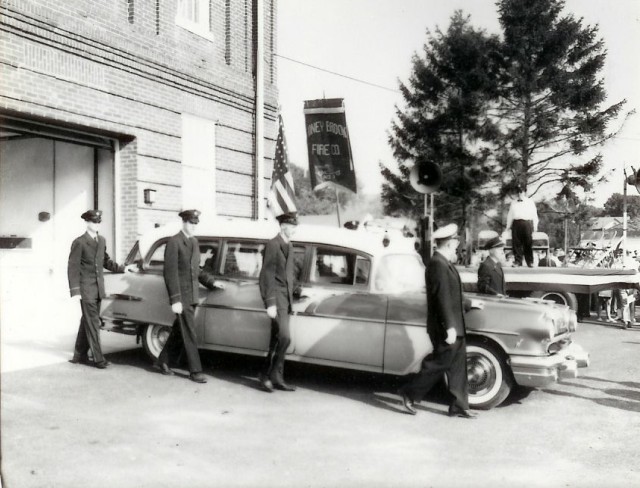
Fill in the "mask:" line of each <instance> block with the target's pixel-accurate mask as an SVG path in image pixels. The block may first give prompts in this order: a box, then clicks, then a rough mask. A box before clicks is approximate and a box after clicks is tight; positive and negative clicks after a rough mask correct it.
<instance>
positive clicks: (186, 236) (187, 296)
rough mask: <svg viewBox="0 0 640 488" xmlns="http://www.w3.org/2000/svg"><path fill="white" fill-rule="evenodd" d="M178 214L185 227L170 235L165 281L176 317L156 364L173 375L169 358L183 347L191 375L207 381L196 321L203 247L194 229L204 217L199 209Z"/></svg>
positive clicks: (165, 264)
mask: <svg viewBox="0 0 640 488" xmlns="http://www.w3.org/2000/svg"><path fill="white" fill-rule="evenodd" d="M178 215H179V216H180V217H181V218H182V230H181V231H180V232H178V233H177V234H176V235H175V236H173V237H171V239H169V241H168V242H167V247H166V248H165V251H164V283H165V285H166V286H167V291H168V293H169V302H170V303H171V310H172V311H173V313H175V314H176V321H175V322H174V323H173V328H172V329H171V334H170V335H169V338H168V339H167V343H166V344H165V345H164V348H163V349H162V352H161V353H160V356H159V357H158V361H157V363H156V368H158V369H159V370H160V372H161V373H162V374H164V375H172V374H173V371H172V370H171V369H170V368H169V361H170V360H171V359H173V358H174V357H175V355H177V354H178V353H179V352H180V351H182V350H183V351H184V352H185V353H186V356H187V363H188V365H189V372H190V375H189V378H190V379H191V380H192V381H195V382H196V383H206V382H207V379H206V378H205V377H204V375H203V374H202V365H201V363H200V353H199V352H198V344H197V336H196V325H195V305H196V304H197V303H198V297H199V294H200V293H199V290H198V278H199V275H200V248H199V246H198V240H197V239H196V238H195V237H194V236H193V233H194V231H195V228H196V225H197V224H198V222H199V221H200V219H199V216H200V212H199V211H198V210H195V209H194V210H183V211H182V212H180V213H179V214H178Z"/></svg>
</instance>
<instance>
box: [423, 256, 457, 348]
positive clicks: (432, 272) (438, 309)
mask: <svg viewBox="0 0 640 488" xmlns="http://www.w3.org/2000/svg"><path fill="white" fill-rule="evenodd" d="M426 282H427V332H428V333H429V337H430V338H431V342H432V344H433V346H434V347H437V345H438V344H440V343H442V342H443V341H444V340H445V339H446V337H447V329H449V328H451V327H453V328H454V329H455V331H456V336H458V337H464V335H465V333H466V328H465V323H464V309H463V307H464V305H463V296H462V284H461V282H460V275H458V272H457V271H456V269H455V268H454V266H453V264H451V263H449V261H447V259H446V258H445V257H444V256H443V255H442V254H440V253H439V252H437V251H436V252H434V253H433V257H432V258H431V259H430V260H429V262H428V263H427V270H426Z"/></svg>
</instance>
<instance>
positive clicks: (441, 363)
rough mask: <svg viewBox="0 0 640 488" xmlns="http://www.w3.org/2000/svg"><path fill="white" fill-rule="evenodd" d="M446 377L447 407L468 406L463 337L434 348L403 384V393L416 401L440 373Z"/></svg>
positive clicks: (436, 380) (424, 393) (464, 342)
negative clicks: (449, 398)
mask: <svg viewBox="0 0 640 488" xmlns="http://www.w3.org/2000/svg"><path fill="white" fill-rule="evenodd" d="M443 373H445V374H446V375H447V379H448V380H449V385H448V387H449V393H450V394H451V395H452V399H451V403H450V404H449V406H450V407H452V408H454V407H457V408H462V409H463V410H467V409H468V408H469V394H468V384H467V344H466V341H465V339H464V337H458V338H457V339H456V342H454V343H453V344H451V345H449V344H445V343H443V344H440V345H438V347H437V349H436V350H435V351H434V352H433V353H432V354H429V355H428V356H427V357H426V358H424V360H423V361H422V368H421V369H420V372H419V373H416V374H415V375H414V376H413V377H412V378H411V379H410V380H409V381H408V382H407V383H406V384H405V385H404V386H403V387H401V388H400V392H401V393H405V394H406V395H407V396H408V397H409V398H410V399H411V400H413V401H414V402H419V401H420V400H422V399H423V398H424V396H425V395H426V394H427V393H428V392H429V390H431V388H433V385H435V384H436V383H437V382H438V380H439V379H440V378H441V377H442V374H443Z"/></svg>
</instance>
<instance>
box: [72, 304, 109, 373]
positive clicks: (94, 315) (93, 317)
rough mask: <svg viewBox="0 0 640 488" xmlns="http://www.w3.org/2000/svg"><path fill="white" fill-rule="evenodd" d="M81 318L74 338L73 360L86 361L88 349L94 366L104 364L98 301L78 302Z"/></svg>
mask: <svg viewBox="0 0 640 488" xmlns="http://www.w3.org/2000/svg"><path fill="white" fill-rule="evenodd" d="M80 307H81V308H82V318H81V319H80V327H79V328H78V335H77V336H76V345H75V348H74V351H73V357H74V358H75V359H82V360H86V359H87V357H88V354H89V349H91V352H92V354H93V360H94V361H95V363H96V364H98V363H103V362H104V356H103V355H102V347H100V326H101V325H102V324H101V322H100V300H80Z"/></svg>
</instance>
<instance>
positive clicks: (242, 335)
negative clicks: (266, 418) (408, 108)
mask: <svg viewBox="0 0 640 488" xmlns="http://www.w3.org/2000/svg"><path fill="white" fill-rule="evenodd" d="M178 230H179V223H176V225H168V226H165V227H162V228H159V229H155V230H154V231H152V232H151V233H149V234H148V235H145V236H143V238H141V239H140V240H139V241H138V243H136V245H135V246H134V248H133V249H132V252H131V253H130V255H129V258H128V259H127V263H128V264H129V266H128V272H126V273H124V274H111V275H108V276H106V277H105V281H106V289H107V292H108V293H109V294H110V295H109V297H108V298H107V299H105V300H103V308H102V318H103V319H104V320H105V322H106V326H107V327H108V328H111V329H112V330H114V331H118V332H122V333H130V334H137V335H138V336H139V337H141V338H142V343H143V346H144V348H145V350H146V351H147V353H148V354H149V355H150V356H151V357H152V358H156V357H157V356H158V355H159V353H160V351H161V349H162V346H163V344H164V343H165V341H166V339H167V336H168V335H169V333H170V330H171V329H170V328H171V327H172V324H173V322H174V319H175V316H174V315H173V314H172V312H171V308H170V306H169V299H168V296H167V291H166V288H165V284H164V281H163V276H162V270H163V259H164V249H165V246H166V242H167V240H168V238H169V237H170V236H172V235H174V234H175V233H176V232H178ZM277 232H278V228H277V224H275V223H274V222H268V221H263V222H256V221H238V220H217V221H215V222H210V223H208V224H207V223H206V222H203V223H201V224H200V225H199V226H198V227H197V238H198V241H199V245H200V252H201V267H202V268H203V269H206V270H207V272H208V273H209V274H213V275H214V276H215V279H216V280H219V281H221V282H223V283H224V285H225V286H224V288H223V289H220V288H214V289H209V288H206V287H204V286H202V287H201V289H200V300H199V303H198V306H197V308H196V323H197V326H198V342H199V347H200V348H202V349H209V350H215V351H228V352H235V353H242V354H251V355H257V356H259V355H264V354H265V352H266V350H267V348H268V343H269V333H270V326H269V319H268V317H267V314H266V311H265V308H264V304H263V302H262V300H261V298H260V292H259V289H258V275H259V273H260V269H261V265H262V257H263V251H264V248H265V243H266V242H267V241H268V240H269V239H271V238H272V237H274V236H275V235H276V234H277ZM400 240H401V241H403V242H391V244H388V245H387V246H384V245H383V244H382V239H381V238H380V236H377V235H375V234H373V235H372V234H370V233H367V232H366V231H355V230H348V229H337V228H328V227H323V226H310V225H308V226H305V225H300V226H298V229H297V231H296V234H295V236H294V251H295V258H296V275H297V276H296V280H297V282H298V286H297V287H296V289H295V293H294V301H295V303H294V304H293V316H292V318H291V334H292V342H291V346H290V347H289V350H288V355H287V359H288V360H292V361H301V362H307V363H315V364H320V365H328V366H335V367H341V368H349V369H356V370H363V371H371V372H376V373H385V374H390V375H406V374H408V373H411V372H415V371H417V370H418V369H419V367H420V363H421V361H422V359H423V358H424V357H425V355H427V354H428V353H429V352H430V350H431V344H430V341H429V338H428V335H427V332H426V324H425V321H426V319H425V317H426V295H425V284H424V265H423V263H422V260H421V258H420V257H419V256H418V254H417V253H416V252H415V250H414V247H413V241H411V240H408V239H400ZM468 297H470V298H472V299H475V300H481V301H482V302H483V303H484V308H483V309H472V310H470V311H469V312H467V314H466V323H467V330H468V348H467V354H468V366H467V367H468V377H469V393H470V404H471V406H472V407H474V408H480V409H489V408H492V407H495V406H496V405H499V404H500V403H502V402H503V401H504V400H505V399H506V398H507V396H508V395H509V392H510V391H511V389H512V387H513V386H514V384H518V385H523V386H526V387H543V386H545V385H548V384H550V383H552V382H555V381H557V379H558V378H559V377H575V376H576V375H577V368H578V367H581V366H587V365H588V354H586V353H585V352H584V351H583V350H582V349H581V348H580V347H579V346H577V345H575V344H573V343H572V340H571V333H572V332H574V331H575V329H576V326H577V321H576V315H575V313H574V312H573V311H572V310H570V309H569V308H568V307H565V306H561V305H557V304H553V303H551V302H543V301H541V300H533V299H509V298H497V297H489V296H485V295H476V294H468Z"/></svg>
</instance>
